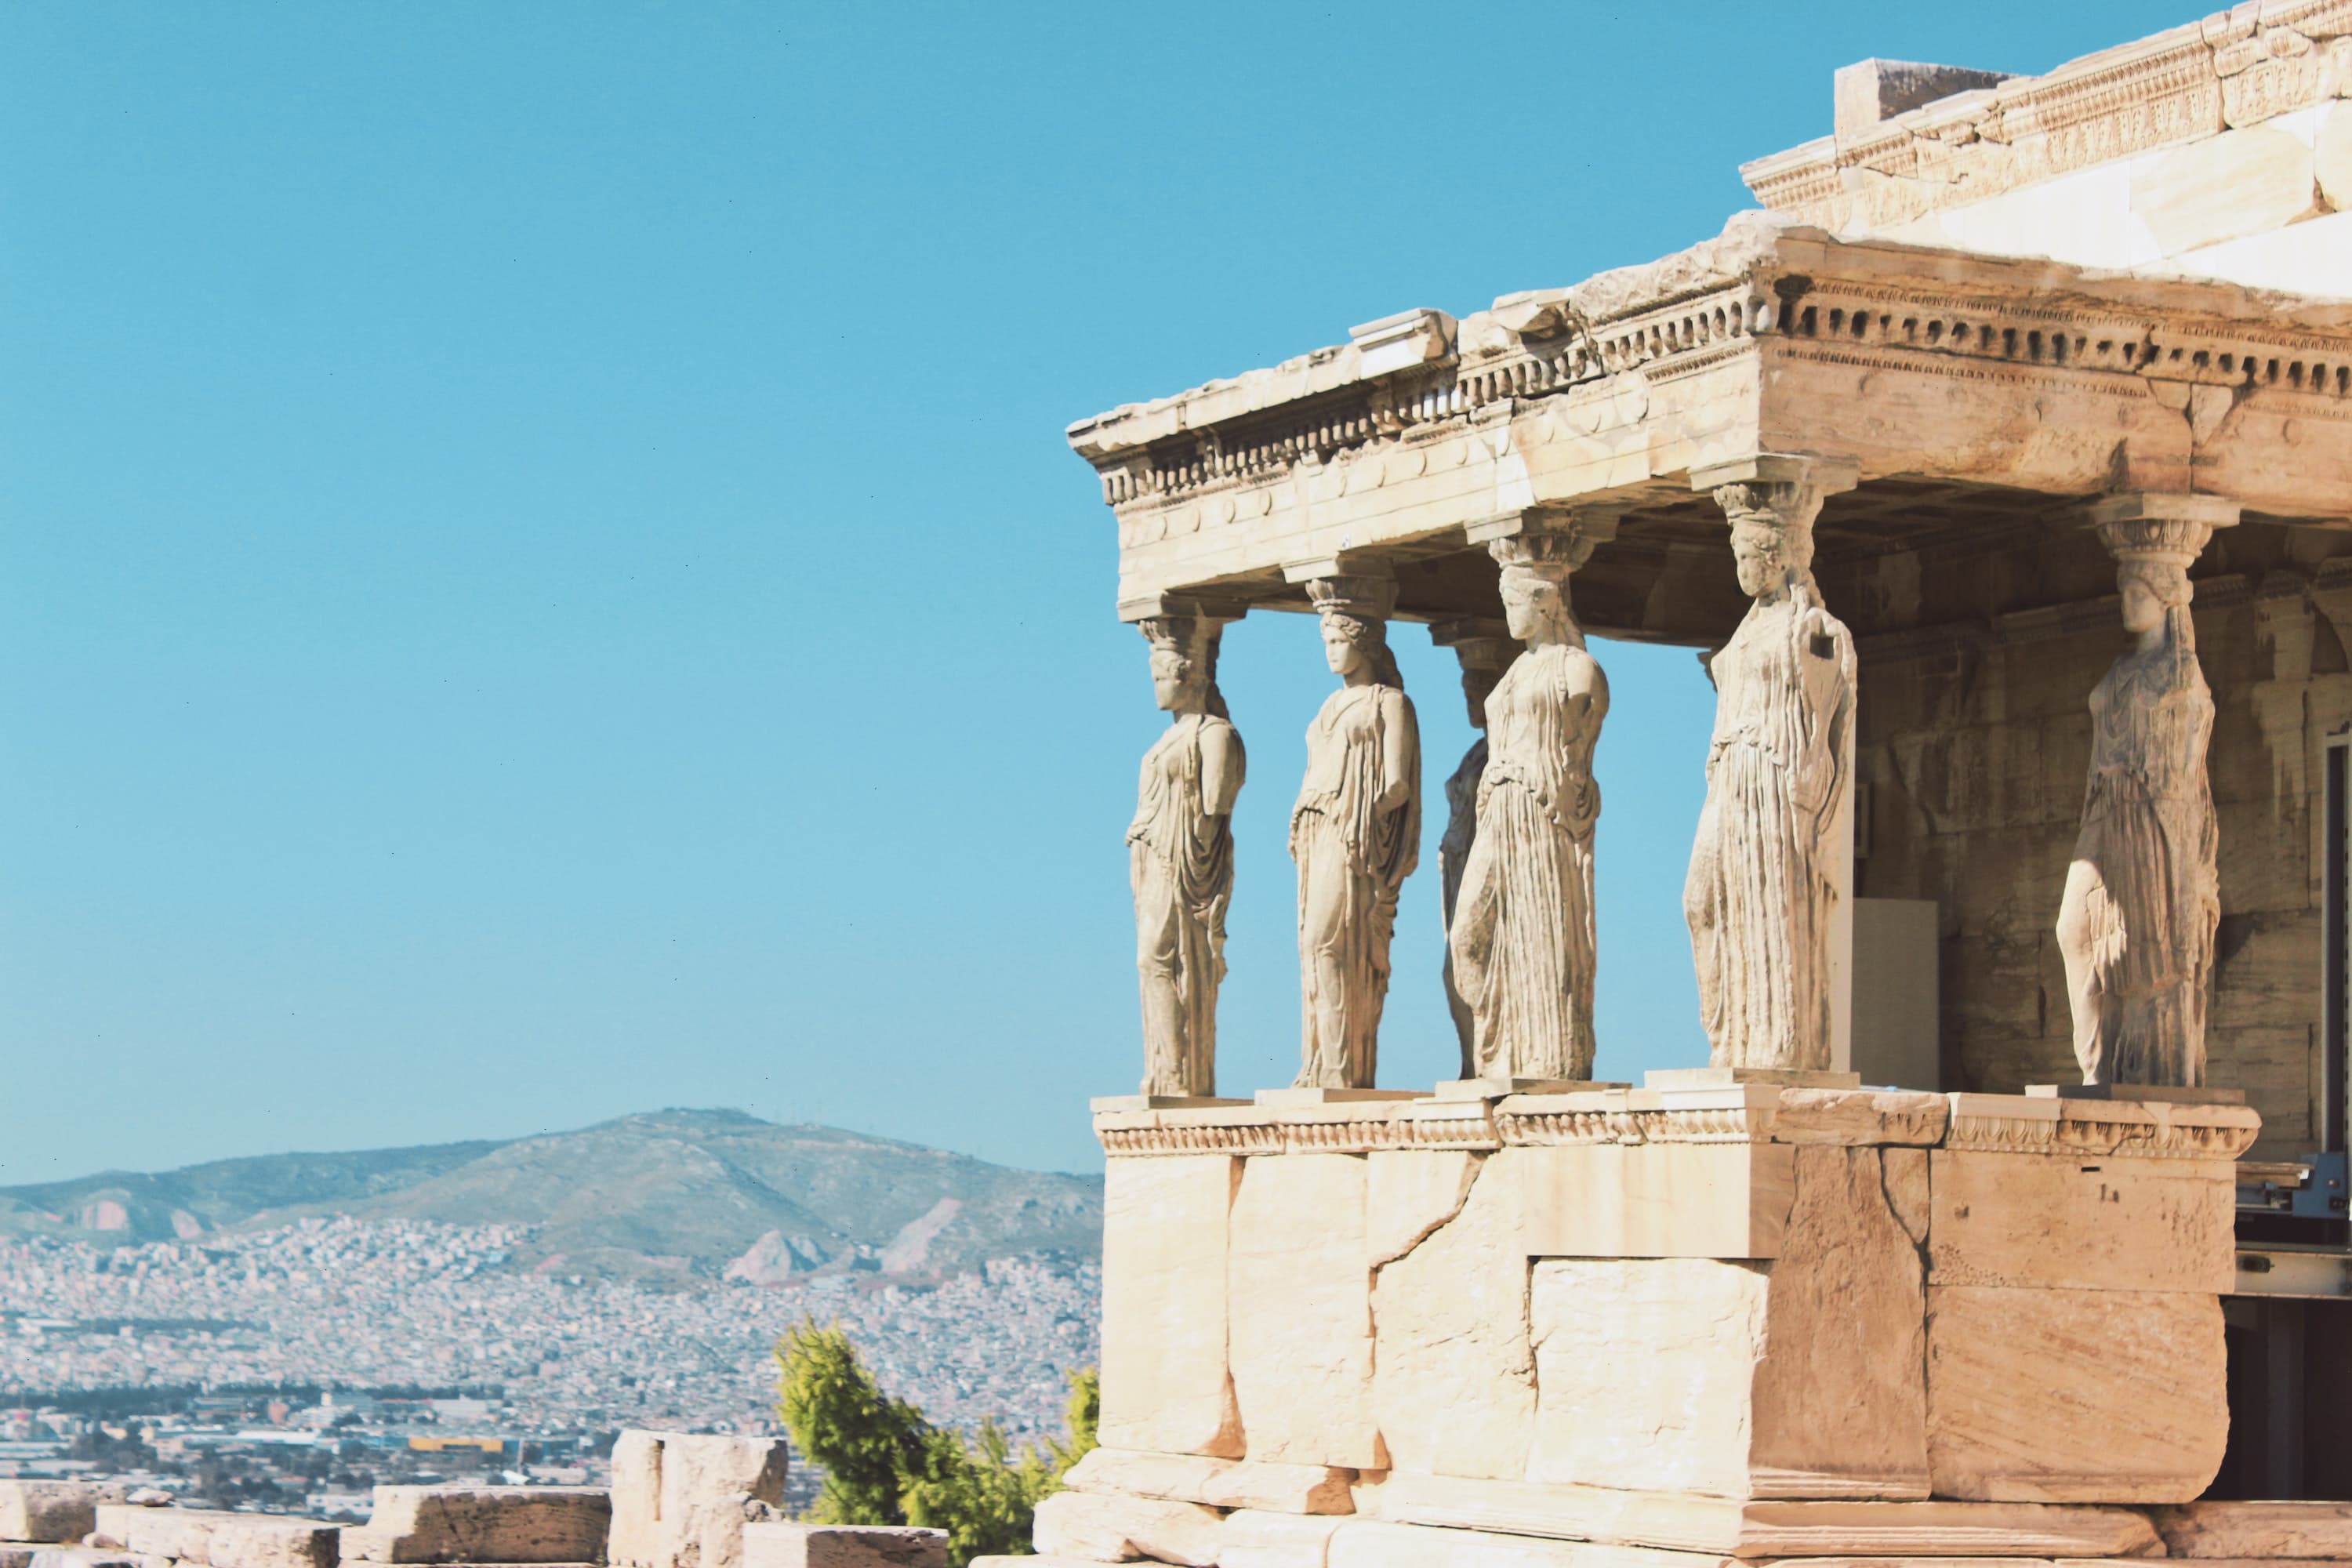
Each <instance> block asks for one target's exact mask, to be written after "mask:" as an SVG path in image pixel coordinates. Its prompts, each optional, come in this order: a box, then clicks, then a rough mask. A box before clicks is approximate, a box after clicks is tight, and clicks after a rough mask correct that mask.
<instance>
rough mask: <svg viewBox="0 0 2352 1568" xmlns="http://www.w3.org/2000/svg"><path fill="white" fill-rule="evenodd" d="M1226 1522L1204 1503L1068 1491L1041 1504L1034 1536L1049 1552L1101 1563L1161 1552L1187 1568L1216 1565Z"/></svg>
mask: <svg viewBox="0 0 2352 1568" xmlns="http://www.w3.org/2000/svg"><path fill="white" fill-rule="evenodd" d="M1223 1523H1224V1518H1223V1515H1222V1514H1220V1513H1218V1512H1217V1510H1214V1509H1213V1508H1203V1507H1202V1506H1201V1505H1200V1504H1199V1503H1192V1502H1171V1501H1170V1500H1166V1499H1163V1498H1139V1497H1113V1496H1109V1495H1108V1494H1104V1493H1096V1492H1068V1491H1065V1492H1055V1494H1054V1495H1053V1496H1052V1497H1049V1498H1047V1499H1046V1500H1045V1501H1044V1502H1041V1503H1039V1504H1038V1505H1037V1521H1036V1526H1035V1531H1034V1536H1033V1539H1034V1542H1035V1543H1036V1547H1037V1550H1038V1551H1039V1552H1044V1553H1046V1554H1048V1555H1052V1554H1056V1553H1058V1554H1060V1555H1063V1556H1067V1557H1084V1558H1088V1559H1091V1560H1092V1561H1094V1562H1097V1563H1132V1562H1134V1561H1135V1560H1136V1559H1137V1558H1139V1557H1155V1558H1158V1559H1159V1560H1160V1562H1162V1563H1181V1564H1183V1565H1184V1568H1213V1565H1214V1564H1215V1563H1216V1561H1217V1552H1218V1549H1219V1547H1220V1545H1221V1544H1222V1541H1223V1531H1222V1526H1223Z"/></svg>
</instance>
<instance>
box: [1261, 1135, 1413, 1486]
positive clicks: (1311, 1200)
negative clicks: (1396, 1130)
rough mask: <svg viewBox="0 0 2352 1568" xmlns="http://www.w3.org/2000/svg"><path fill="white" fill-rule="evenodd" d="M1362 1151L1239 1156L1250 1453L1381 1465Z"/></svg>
mask: <svg viewBox="0 0 2352 1568" xmlns="http://www.w3.org/2000/svg"><path fill="white" fill-rule="evenodd" d="M1366 1175H1367V1173H1366V1170H1365V1159H1364V1156H1362V1155H1360V1154H1299V1155H1293V1156H1287V1157H1284V1158H1280V1159H1272V1160H1251V1161H1248V1162H1245V1163H1244V1169H1243V1172H1242V1180H1241V1190H1240V1192H1239V1193H1238V1194H1236V1196H1235V1197H1234V1215H1233V1249H1232V1253H1231V1268H1232V1270H1233V1275H1232V1290H1233V1296H1232V1305H1231V1309H1230V1310H1231V1323H1232V1327H1231V1342H1230V1345H1229V1351H1228V1353H1229V1354H1230V1355H1231V1357H1232V1360H1233V1374H1234V1394H1235V1396H1236V1398H1237V1399H1238V1400H1239V1402H1240V1405H1241V1416H1242V1427H1243V1430H1244V1433H1245V1434H1246V1436H1247V1441H1248V1452H1249V1455H1250V1457H1251V1458H1258V1459H1272V1460H1275V1461H1276V1462H1279V1463H1286V1464H1307V1465H1339V1466H1344V1467H1347V1468H1351V1469H1385V1468H1387V1466H1388V1458H1387V1451H1386V1450H1385V1449H1384V1448H1383V1447H1381V1434H1380V1423H1379V1420H1378V1417H1377V1416H1376V1415H1375V1414H1374V1412H1373V1400H1372V1303H1371V1284H1372V1279H1371V1257H1370V1249H1369V1247H1368V1246H1367V1242H1366V1237H1365V1219H1364V1191H1365V1183H1366Z"/></svg>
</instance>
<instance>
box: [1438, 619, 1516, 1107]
mask: <svg viewBox="0 0 2352 1568" xmlns="http://www.w3.org/2000/svg"><path fill="white" fill-rule="evenodd" d="M1429 640H1430V641H1432V642H1433V643H1435V644H1436V645H1437V646H1438V647H1450V648H1452V649H1453V650H1454V658H1455V659H1456V660H1458V661H1459V662H1460V664H1461V666H1462V700H1463V701H1464V702H1465V703H1466V704H1467V705H1468V707H1469V710H1470V727H1471V728H1472V729H1473V730H1475V731H1478V734H1477V738H1476V739H1475V740H1473V741H1472V742H1470V749H1469V750H1468V751H1466V752H1463V753H1462V761H1461V762H1460V763H1458V764H1457V765H1456V766H1455V767H1454V772H1453V773H1451V774H1450V775H1448V776H1447V778H1446V781H1445V834H1444V837H1441V838H1440V839H1438V841H1437V871H1438V879H1439V891H1438V896H1439V899H1440V900H1441V905H1442V908H1443V910H1444V921H1445V931H1444V935H1445V939H1446V940H1445V953H1444V966H1443V969H1442V973H1443V974H1444V981H1445V1005H1446V1010H1447V1011H1448V1012H1450V1013H1451V1014H1452V1015H1453V1017H1454V1038H1455V1039H1456V1041H1457V1042H1458V1043H1459V1044H1460V1046H1461V1047H1462V1076H1463V1077H1464V1078H1465V1079H1467V1078H1475V1077H1477V1076H1478V1068H1477V1059H1476V1057H1475V1026H1474V1025H1473V1023H1472V1020H1471V1016H1470V1005H1469V1004H1468V1003H1467V1002H1465V1001H1464V1000H1463V999H1462V991H1461V988H1460V987H1459V986H1457V985H1456V984H1454V942H1453V931H1454V900H1456V899H1457V898H1458V897H1459V896H1460V894H1461V891H1462V868H1463V867H1464V866H1465V865H1467V864H1468V863H1469V859H1470V846H1471V845H1472V843H1474V842H1475V840H1476V838H1477V837H1478V780H1479V777H1480V776H1481V775H1482V774H1483V773H1485V772H1486V698H1487V695H1488V694H1489V693H1491V692H1492V691H1493V690H1494V689H1495V683H1496V681H1498V680H1500V679H1503V671H1504V670H1505V669H1507V668H1509V666H1510V663H1511V660H1513V659H1515V658H1518V656H1519V645H1518V644H1517V642H1516V641H1514V640H1513V639H1512V637H1511V635H1510V633H1509V630H1508V629H1507V626H1505V624H1504V623H1503V622H1501V621H1499V620H1491V619H1488V618H1486V617H1484V616H1475V617H1474V616H1461V617H1459V618H1457V619H1454V620H1450V621H1439V622H1436V623H1434V624H1433V625H1432V626H1430V628H1429Z"/></svg>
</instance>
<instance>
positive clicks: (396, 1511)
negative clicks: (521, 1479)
mask: <svg viewBox="0 0 2352 1568" xmlns="http://www.w3.org/2000/svg"><path fill="white" fill-rule="evenodd" d="M612 1520H613V1500H612V1496H611V1494H610V1493H608V1492H606V1491H605V1490H604V1489H602V1488H596V1487H426V1486H381V1487H378V1488H376V1489H375V1507H374V1510H373V1512H372V1513H370V1514H369V1516H368V1521H367V1523H366V1524H364V1525H362V1526H361V1527H359V1528H357V1529H353V1530H346V1531H343V1538H342V1554H343V1556H344V1557H345V1558H346V1559H351V1560H354V1561H362V1562H370V1563H593V1562H594V1561H595V1560H596V1559H598V1558H600V1557H602V1556H603V1555H604V1538H605V1535H606V1533H607V1531H609V1530H610V1528H611V1525H612Z"/></svg>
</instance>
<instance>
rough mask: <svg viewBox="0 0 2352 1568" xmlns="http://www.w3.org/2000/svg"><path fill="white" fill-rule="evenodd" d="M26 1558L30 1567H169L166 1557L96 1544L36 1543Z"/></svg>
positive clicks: (170, 1563)
mask: <svg viewBox="0 0 2352 1568" xmlns="http://www.w3.org/2000/svg"><path fill="white" fill-rule="evenodd" d="M29 1562H30V1565H31V1568H172V1560H171V1559H170V1558H168V1557H149V1556H142V1555H141V1554H140V1553H138V1552H117V1551H113V1550H111V1549H109V1548H105V1547H97V1546H38V1547H35V1548H34V1550H33V1554H32V1556H31V1558H30V1559H29Z"/></svg>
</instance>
